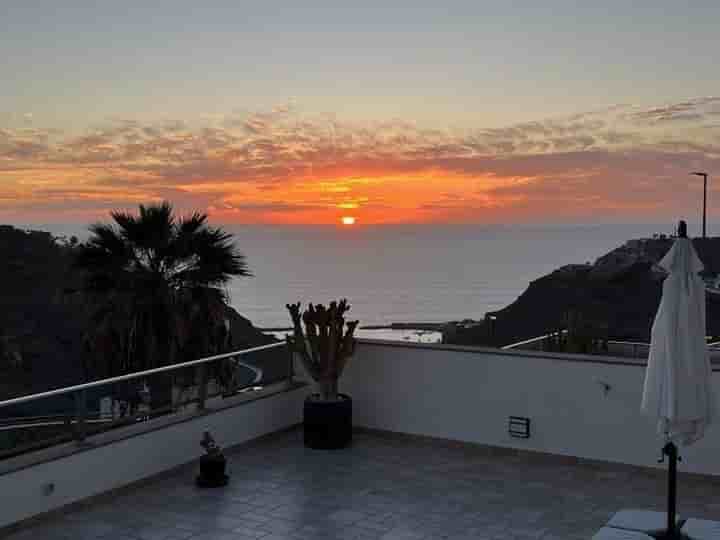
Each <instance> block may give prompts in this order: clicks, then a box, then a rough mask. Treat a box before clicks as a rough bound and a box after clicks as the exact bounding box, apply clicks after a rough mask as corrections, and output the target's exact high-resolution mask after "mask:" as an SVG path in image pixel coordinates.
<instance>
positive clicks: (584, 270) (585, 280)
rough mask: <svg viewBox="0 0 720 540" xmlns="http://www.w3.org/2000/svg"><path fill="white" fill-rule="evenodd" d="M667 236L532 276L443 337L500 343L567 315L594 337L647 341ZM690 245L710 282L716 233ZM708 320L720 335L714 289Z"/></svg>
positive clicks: (718, 245) (716, 262)
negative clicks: (506, 301)
mask: <svg viewBox="0 0 720 540" xmlns="http://www.w3.org/2000/svg"><path fill="white" fill-rule="evenodd" d="M673 241H674V240H673V239H672V238H668V237H657V238H648V239H637V240H629V241H628V242H626V243H625V244H623V245H622V246H620V247H618V248H616V249H614V250H612V251H611V252H609V253H607V254H605V255H603V256H601V257H600V258H598V259H597V260H596V261H595V263H594V264H578V265H569V266H564V267H561V268H559V269H557V270H555V271H554V272H552V273H550V274H548V275H545V276H543V277H541V278H539V279H536V280H534V281H532V282H531V283H530V285H529V286H528V288H527V289H526V290H525V292H524V293H523V294H522V295H520V297H518V298H517V300H515V301H514V302H513V303H512V304H510V305H508V306H507V307H505V308H503V309H501V310H499V311H496V312H494V313H489V314H487V315H486V318H485V319H484V320H482V321H461V322H453V323H449V324H448V325H446V327H445V329H444V331H443V341H444V342H445V343H450V344H462V345H486V346H504V345H509V344H512V343H517V342H520V341H523V340H527V339H531V338H535V337H538V336H542V335H545V334H548V333H551V332H555V331H557V330H559V329H565V328H567V327H568V325H569V324H571V321H572V320H573V319H574V320H581V321H582V324H583V325H584V327H585V328H586V329H587V330H588V331H589V333H591V334H592V335H593V336H594V337H597V338H600V339H615V340H627V341H642V342H647V341H649V339H650V328H651V326H652V322H653V320H654V317H655V313H656V311H657V308H658V305H659V303H660V297H661V294H662V282H663V280H664V278H665V274H664V272H663V271H662V270H661V269H660V268H659V267H658V266H657V264H656V263H657V262H659V261H660V259H662V257H663V256H664V255H665V253H667V251H668V250H669V249H670V247H671V246H672V244H673ZM693 244H694V245H695V248H696V250H697V252H698V255H699V256H700V259H701V260H702V261H703V263H704V265H705V271H704V272H703V276H704V277H705V278H706V280H707V282H708V283H709V284H711V283H712V282H713V281H714V278H715V276H717V274H718V273H719V272H720V238H707V239H694V240H693ZM707 322H708V325H707V326H708V327H707V333H708V335H713V336H718V335H720V295H717V294H712V293H710V294H708V295H707Z"/></svg>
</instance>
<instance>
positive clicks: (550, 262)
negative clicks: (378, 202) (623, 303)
mask: <svg viewBox="0 0 720 540" xmlns="http://www.w3.org/2000/svg"><path fill="white" fill-rule="evenodd" d="M35 227H36V228H41V227H38V226H35ZM226 229H227V230H228V231H230V232H232V233H233V234H234V235H235V237H236V239H237V245H238V247H239V248H240V250H241V251H242V253H243V254H244V255H245V256H246V257H247V263H248V266H249V269H250V270H251V272H252V273H253V277H249V278H239V279H236V280H234V281H233V282H232V283H231V285H230V287H229V292H230V297H231V302H232V305H233V307H235V308H236V309H237V310H238V311H239V312H240V313H241V314H242V315H243V316H245V317H247V318H248V319H250V320H251V321H252V322H253V323H254V324H255V325H256V326H258V327H261V328H278V327H287V326H289V325H290V318H289V315H288V313H287V310H286V308H285V305H286V304H287V303H291V302H297V301H300V302H302V303H303V304H306V303H307V302H313V303H316V302H319V303H325V302H328V301H329V300H332V299H339V298H347V299H348V300H349V302H350V304H351V306H352V309H351V311H350V313H349V315H350V317H351V318H356V319H359V320H360V322H361V325H384V324H390V323H393V322H446V321H451V320H461V319H468V318H469V319H480V318H482V317H483V316H484V314H485V313H486V312H488V311H493V310H497V309H500V308H503V307H505V306H507V305H508V304H510V303H511V302H513V301H514V300H515V299H516V298H517V297H518V296H519V295H520V294H522V292H523V291H524V290H525V289H526V288H527V286H528V284H529V283H530V282H531V281H532V280H534V279H537V278H539V277H541V276H543V275H545V274H547V273H549V272H551V271H553V270H555V269H556V268H558V267H560V266H563V265H566V264H577V263H585V262H593V261H595V259H597V258H598V257H600V256H602V255H604V254H605V253H607V252H608V251H610V250H612V249H614V248H616V247H618V246H620V245H621V244H623V243H624V242H625V241H626V240H628V239H631V238H641V237H648V236H652V234H653V233H666V234H669V233H671V232H672V231H673V226H672V225H671V224H666V225H587V226H533V227H531V226H481V225H441V226H438V225H398V226H350V227H332V226H330V227H328V226H324V227H323V226H300V227H289V226H257V225H252V226H248V225H229V226H226ZM45 230H51V231H52V232H54V233H56V234H66V235H69V234H78V232H81V231H79V230H78V229H77V228H76V227H68V226H66V227H59V226H52V228H45ZM83 236H85V235H81V238H82V237H83ZM362 335H366V336H367V335H373V336H376V337H384V338H393V337H394V338H396V339H412V340H426V341H433V340H435V339H436V337H437V336H436V335H432V334H418V333H414V332H412V331H366V332H363V333H362Z"/></svg>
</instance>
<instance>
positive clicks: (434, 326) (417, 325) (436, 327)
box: [258, 322, 448, 332]
mask: <svg viewBox="0 0 720 540" xmlns="http://www.w3.org/2000/svg"><path fill="white" fill-rule="evenodd" d="M447 324H448V323H423V322H395V323H390V324H371V325H367V326H358V329H359V330H429V331H435V332H439V331H441V330H442V329H443V328H444V327H445V326H447ZM258 330H260V331H261V332H291V331H292V330H293V328H292V327H291V326H281V327H271V328H258Z"/></svg>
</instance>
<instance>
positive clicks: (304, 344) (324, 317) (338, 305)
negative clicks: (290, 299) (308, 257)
mask: <svg viewBox="0 0 720 540" xmlns="http://www.w3.org/2000/svg"><path fill="white" fill-rule="evenodd" d="M287 309H288V311H289V312H290V317H291V318H292V321H293V335H292V337H290V336H288V344H289V346H290V348H291V350H292V351H293V352H295V353H296V354H297V355H298V356H299V357H300V359H301V361H302V363H303V365H304V366H305V369H306V370H307V372H308V373H309V374H310V376H311V377H312V378H313V380H314V381H315V382H316V383H317V384H318V387H319V390H320V398H321V399H322V400H324V401H337V399H338V379H339V378H340V375H342V372H343V370H344V369H345V366H346V365H347V362H348V360H349V359H350V357H351V356H352V354H353V352H354V351H355V338H354V337H353V334H354V333H355V328H356V327H357V325H358V321H348V322H347V323H346V322H345V313H347V311H348V310H349V309H350V306H349V305H348V303H347V300H345V299H343V300H340V302H334V301H333V302H330V305H329V307H327V308H326V307H325V306H323V305H322V304H315V305H314V306H313V305H312V304H309V305H308V309H307V310H305V311H304V312H302V314H301V312H300V302H298V303H297V304H287ZM303 323H304V328H303ZM346 326H347V328H346Z"/></svg>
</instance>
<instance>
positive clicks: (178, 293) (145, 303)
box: [76, 202, 251, 397]
mask: <svg viewBox="0 0 720 540" xmlns="http://www.w3.org/2000/svg"><path fill="white" fill-rule="evenodd" d="M110 215H111V217H112V219H113V221H114V224H95V225H92V226H91V227H90V231H91V233H92V236H91V237H90V239H89V240H88V241H87V242H86V243H85V244H83V245H82V246H81V247H80V249H79V253H78V256H77V259H76V266H77V267H78V268H80V269H81V270H83V271H84V275H85V280H84V292H85V296H86V299H87V305H88V307H89V309H90V324H89V329H88V332H87V335H86V339H85V344H86V350H87V352H88V353H89V355H88V358H89V359H90V362H91V365H87V366H86V372H87V371H88V370H91V371H95V372H96V371H97V368H98V367H103V368H104V371H106V373H107V374H108V375H110V376H112V375H117V374H121V373H128V372H132V371H140V370H144V369H151V368H153V367H156V366H160V365H168V364H173V363H176V362H178V361H183V360H185V359H188V356H190V355H195V357H198V356H201V355H203V354H214V353H217V352H220V350H222V349H224V348H225V347H227V346H229V327H228V326H229V323H228V318H227V301H228V297H227V293H226V291H225V288H224V286H225V285H226V284H227V283H228V282H229V281H230V280H231V279H232V278H233V277H234V276H250V275H251V274H250V272H249V271H248V269H247V266H246V263H245V258H244V256H243V255H242V254H240V253H239V252H238V251H237V249H236V247H235V245H234V243H233V242H232V235H230V234H228V233H226V232H224V231H223V230H221V229H219V228H212V227H209V226H208V225H207V215H206V214H200V213H194V214H192V215H190V216H188V217H183V218H177V217H176V216H175V214H174V212H173V208H172V206H171V205H170V204H169V203H167V202H163V203H161V204H156V205H150V206H143V205H140V208H139V214H138V215H133V214H130V213H127V212H118V211H115V212H111V214H110ZM100 357H102V358H103V359H104V362H103V365H102V366H98V364H97V359H98V358H100ZM153 397H154V396H153Z"/></svg>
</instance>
